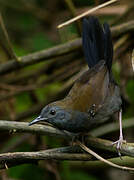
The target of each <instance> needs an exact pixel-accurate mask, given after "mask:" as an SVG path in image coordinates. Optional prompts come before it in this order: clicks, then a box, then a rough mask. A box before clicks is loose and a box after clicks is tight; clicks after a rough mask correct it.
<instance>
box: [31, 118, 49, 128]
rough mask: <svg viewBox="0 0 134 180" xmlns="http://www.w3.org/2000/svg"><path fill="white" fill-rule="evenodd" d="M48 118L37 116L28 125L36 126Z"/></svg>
mask: <svg viewBox="0 0 134 180" xmlns="http://www.w3.org/2000/svg"><path fill="white" fill-rule="evenodd" d="M47 119H48V118H42V117H41V116H38V117H37V118H36V119H34V120H33V121H31V122H30V123H29V124H28V125H29V126H31V125H33V124H36V123H38V122H40V121H46V120H47Z"/></svg>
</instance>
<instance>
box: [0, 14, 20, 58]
mask: <svg viewBox="0 0 134 180" xmlns="http://www.w3.org/2000/svg"><path fill="white" fill-rule="evenodd" d="M0 25H1V29H2V30H3V35H4V36H5V39H4V40H5V41H6V42H4V43H6V46H7V47H8V51H9V54H10V55H11V57H12V59H15V60H16V61H20V59H19V58H18V57H17V56H16V54H15V52H14V50H13V48H12V44H11V42H10V39H9V36H8V33H7V30H6V27H5V25H4V21H3V18H2V15H1V13H0Z"/></svg>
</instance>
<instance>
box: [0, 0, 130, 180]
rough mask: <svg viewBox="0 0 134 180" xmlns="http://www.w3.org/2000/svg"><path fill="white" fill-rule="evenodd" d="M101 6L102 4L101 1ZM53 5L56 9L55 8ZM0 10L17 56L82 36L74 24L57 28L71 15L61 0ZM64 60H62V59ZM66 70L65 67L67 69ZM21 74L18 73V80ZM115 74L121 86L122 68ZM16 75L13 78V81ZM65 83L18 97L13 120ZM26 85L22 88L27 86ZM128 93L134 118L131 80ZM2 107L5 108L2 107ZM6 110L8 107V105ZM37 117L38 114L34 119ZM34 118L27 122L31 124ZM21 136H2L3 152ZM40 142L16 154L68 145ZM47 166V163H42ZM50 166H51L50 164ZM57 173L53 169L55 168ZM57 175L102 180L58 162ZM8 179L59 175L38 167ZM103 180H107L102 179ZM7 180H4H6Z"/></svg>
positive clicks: (83, 4) (4, 2) (35, 0)
mask: <svg viewBox="0 0 134 180" xmlns="http://www.w3.org/2000/svg"><path fill="white" fill-rule="evenodd" d="M99 2H100V3H101V2H103V1H101V0H100V1H99ZM53 3H54V5H53ZM95 4H96V1H95V0H91V1H87V0H85V1H83V0H74V5H75V6H76V8H78V9H81V8H87V7H88V6H94V5H95ZM0 10H1V12H2V15H3V18H4V20H5V24H6V27H7V31H8V33H9V36H10V39H11V42H12V44H13V49H14V51H15V52H16V54H17V56H24V55H27V54H29V53H32V52H36V51H40V50H43V49H47V48H50V47H53V46H55V45H57V44H59V43H64V42H66V41H69V40H72V39H75V38H76V37H78V36H79V34H78V33H77V27H76V25H75V24H72V25H69V26H67V27H64V28H63V29H61V30H59V32H58V30H57V29H56V25H57V24H60V23H61V22H64V21H65V20H66V19H69V17H70V13H69V10H68V9H67V6H66V5H65V2H64V1H62V2H61V1H59V0H49V1H44V0H30V1H28V2H27V1H25V0H12V1H10V0H1V1H0ZM113 18H114V16H111V15H109V16H108V15H107V16H103V15H102V16H101V17H100V19H101V20H102V22H104V21H110V22H111V21H112V20H113ZM60 60H61V59H60ZM46 64H47V63H46V62H41V63H38V64H35V65H32V66H28V67H25V68H24V70H23V71H24V74H27V73H30V72H32V71H33V70H39V69H40V68H41V67H45V66H46ZM65 68H66V67H65ZM21 71H22V70H20V71H18V76H19V75H20V73H21ZM113 71H114V75H115V78H116V80H117V81H118V83H120V81H121V80H120V68H119V65H118V64H116V63H115V64H114V66H113ZM51 73H52V72H51V71H50V72H49V73H48V74H47V75H45V74H44V75H43V76H42V77H41V78H40V79H39V81H41V80H45V79H46V77H48V76H49V75H51ZM13 75H14V74H13V73H12V74H11V77H12V76H13ZM29 82H32V84H34V83H37V82H36V78H35V81H34V79H33V80H32V81H30V80H29ZM62 83H63V82H54V83H51V84H49V85H48V84H44V85H43V87H40V88H38V89H36V90H35V91H34V94H32V93H31V91H30V92H23V93H21V94H19V95H16V96H15V98H14V99H13V104H12V105H11V106H13V108H12V109H11V111H10V112H12V113H13V115H14V116H16V114H18V113H23V112H24V111H26V110H29V109H31V108H32V105H35V104H37V103H40V102H46V100H47V98H48V97H49V95H50V94H53V93H55V92H57V91H58V90H59V89H60V88H62ZM25 85H26V84H25V82H24V83H23V86H25ZM126 93H127V95H128V97H129V100H130V102H129V105H128V107H127V111H126V114H124V117H131V116H134V111H133V106H134V80H133V79H131V80H129V81H128V82H127V84H126ZM2 106H4V105H3V104H2ZM5 106H7V104H6V105H5ZM34 116H35V117H36V116H37V114H35V115H34ZM7 117H8V116H7V114H6V115H5V114H4V115H3V114H1V119H2V118H3V119H4V118H5V119H6V118H7ZM32 118H33V116H31V117H29V118H28V119H24V120H25V121H27V120H28V121H30V120H31V119H32ZM19 136H20V135H10V136H8V135H7V139H6V137H5V136H4V134H2V133H1V139H3V141H4V140H5V142H6V143H2V144H1V145H0V146H1V149H4V148H5V149H6V148H7V149H8V147H10V146H12V145H13V144H15V142H16V141H17V140H18V139H19ZM36 139H38V138H37V137H36V136H31V137H30V138H29V139H28V140H26V141H25V142H23V143H22V144H21V145H19V147H15V149H14V151H32V150H40V149H43V148H44V147H45V148H46V147H48V148H51V147H59V146H63V144H64V145H67V142H66V141H64V140H61V139H55V138H54V137H40V141H39V142H40V144H38V140H36ZM34 144H36V145H37V146H36V147H35V146H34ZM43 163H44V164H45V163H46V162H45V161H43ZM50 164H51V163H50ZM52 169H54V167H52ZM57 169H58V170H57V171H58V173H59V175H60V178H61V179H63V180H76V179H77V180H99V179H101V178H100V176H99V174H96V175H94V174H92V172H91V171H90V172H88V171H87V170H83V169H81V170H80V169H79V170H72V169H71V166H70V164H69V162H59V164H58V163H57ZM6 172H7V174H8V177H9V179H14V180H17V179H18V180H29V179H32V180H37V179H39V180H43V179H47V180H51V179H57V180H59V179H58V178H56V177H57V176H56V173H54V171H53V172H51V171H49V170H48V169H47V168H45V166H44V167H43V166H41V165H40V164H39V165H34V164H33V165H21V166H17V167H13V168H9V170H7V171H6ZM1 178H2V177H1ZM102 179H105V177H104V176H103V178H102ZM3 180H4V179H3Z"/></svg>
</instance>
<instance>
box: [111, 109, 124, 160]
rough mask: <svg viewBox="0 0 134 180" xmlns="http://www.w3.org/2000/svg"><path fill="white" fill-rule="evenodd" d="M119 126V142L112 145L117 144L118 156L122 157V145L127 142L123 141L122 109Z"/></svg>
mask: <svg viewBox="0 0 134 180" xmlns="http://www.w3.org/2000/svg"><path fill="white" fill-rule="evenodd" d="M119 126H120V136H119V140H117V141H115V142H113V143H112V145H114V144H116V148H117V150H118V154H119V156H120V157H121V153H120V149H121V146H122V143H123V142H126V141H125V140H123V133H122V109H120V111H119Z"/></svg>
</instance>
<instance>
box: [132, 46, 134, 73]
mask: <svg viewBox="0 0 134 180" xmlns="http://www.w3.org/2000/svg"><path fill="white" fill-rule="evenodd" d="M132 68H133V71H134V49H133V52H132Z"/></svg>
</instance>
